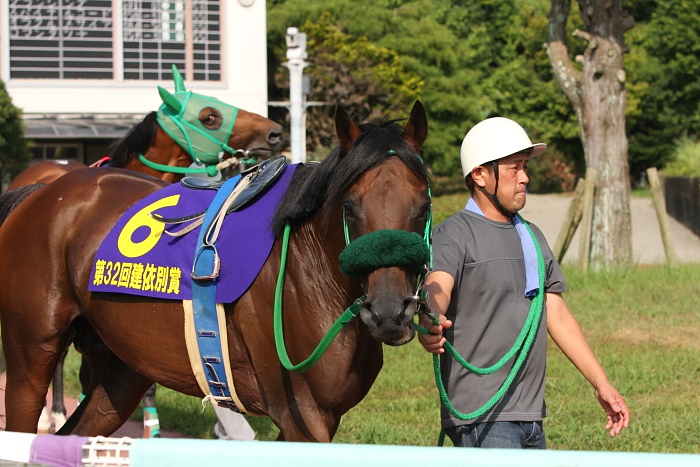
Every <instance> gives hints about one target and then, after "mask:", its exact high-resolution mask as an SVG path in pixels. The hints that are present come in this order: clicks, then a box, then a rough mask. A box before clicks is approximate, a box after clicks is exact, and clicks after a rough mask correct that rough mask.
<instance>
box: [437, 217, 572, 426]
mask: <svg viewBox="0 0 700 467" xmlns="http://www.w3.org/2000/svg"><path fill="white" fill-rule="evenodd" d="M529 225H530V227H531V229H532V231H533V233H534V234H535V237H536V238H537V241H538V243H539V245H540V249H541V251H542V256H543V258H544V262H545V271H546V272H545V274H546V278H545V291H546V292H555V293H560V292H565V291H566V283H565V280H564V276H563V274H562V272H561V269H560V268H559V264H558V263H557V261H556V259H555V258H554V255H553V254H552V251H551V250H550V248H549V245H548V244H547V241H546V239H545V237H544V235H543V234H542V232H541V231H540V229H539V228H537V227H536V226H535V225H533V224H529ZM432 270H433V271H443V272H446V273H448V274H450V275H451V276H452V277H453V278H454V281H455V284H454V288H453V290H452V296H451V300H450V305H449V308H448V310H447V318H448V319H450V320H451V321H452V323H453V326H452V327H451V328H449V329H446V330H445V337H446V338H447V339H448V341H449V342H450V343H451V344H452V345H453V346H454V348H455V350H456V351H457V352H458V353H459V355H461V356H462V357H463V358H464V359H465V360H467V362H469V363H470V364H472V365H474V366H477V367H481V368H485V367H489V366H492V365H494V364H495V363H496V362H498V361H499V360H501V358H502V357H503V356H504V355H506V353H507V352H508V351H509V350H510V349H511V348H512V347H513V344H514V343H515V341H516V339H517V337H518V335H519V333H520V332H521V330H522V329H523V325H524V324H525V320H526V319H527V317H528V314H529V312H530V305H531V302H532V299H531V298H528V297H526V296H525V264H524V255H523V251H522V246H521V243H520V237H519V235H518V232H517V230H516V229H515V227H514V226H513V224H511V223H510V222H496V221H493V220H490V219H488V218H486V217H484V216H481V215H479V214H476V213H473V212H471V211H467V210H462V211H460V212H458V213H456V214H454V215H452V216H451V217H450V218H448V219H447V220H445V221H444V222H442V223H441V224H440V225H438V227H437V228H436V229H435V232H434V233H433V268H432ZM543 308H544V309H543V310H542V316H541V320H540V323H539V327H538V331H537V336H536V338H535V340H534V342H533V344H532V347H531V349H530V352H529V354H528V357H527V359H526V360H525V362H524V363H523V365H522V367H521V368H520V371H519V372H518V374H517V375H516V377H515V379H514V381H513V383H512V384H511V385H510V388H509V390H508V391H507V392H506V394H505V395H504V397H503V398H502V399H501V400H500V401H499V402H498V403H497V404H496V405H495V406H494V407H493V408H492V409H491V410H490V411H489V412H487V413H486V414H484V415H483V416H481V417H479V418H477V419H471V420H461V419H459V418H457V417H455V416H454V415H452V414H451V413H450V412H449V411H448V410H447V409H446V408H445V407H444V404H443V407H442V425H443V427H444V428H448V427H451V426H456V425H462V424H468V423H475V422H482V421H521V422H529V421H539V420H541V419H542V418H543V417H545V416H546V407H545V404H544V388H545V370H546V354H547V324H546V323H547V310H546V307H543ZM514 361H515V357H514V358H511V359H510V360H509V361H507V362H506V364H505V365H504V366H503V367H502V368H501V369H500V370H498V371H496V372H495V373H492V374H490V375H478V374H475V373H473V372H471V371H469V370H467V369H465V368H463V367H462V365H460V364H459V363H458V362H457V361H456V360H454V359H453V358H452V356H451V355H450V354H449V353H448V352H445V353H444V354H442V355H441V371H442V378H443V381H444V382H445V388H446V390H447V395H448V397H449V399H450V401H451V403H452V405H453V406H454V408H455V409H456V410H457V411H459V412H460V413H462V414H468V413H472V412H474V411H476V410H477V409H479V408H481V407H482V406H484V404H485V403H486V402H487V401H488V400H489V399H490V398H491V397H492V396H493V395H494V394H496V392H497V391H498V390H499V389H500V387H501V386H502V384H503V383H504V381H505V379H506V377H507V375H508V372H509V371H510V369H511V368H512V367H513V363H514Z"/></svg>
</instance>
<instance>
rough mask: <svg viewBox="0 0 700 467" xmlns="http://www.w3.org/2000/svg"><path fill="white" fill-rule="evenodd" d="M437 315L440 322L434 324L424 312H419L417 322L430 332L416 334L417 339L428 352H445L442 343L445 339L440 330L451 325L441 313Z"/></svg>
mask: <svg viewBox="0 0 700 467" xmlns="http://www.w3.org/2000/svg"><path fill="white" fill-rule="evenodd" d="M431 314H432V313H431ZM433 316H435V315H433ZM437 317H438V321H439V323H440V324H438V325H435V324H434V323H433V321H432V320H431V319H430V318H429V317H428V315H427V314H426V313H423V314H421V316H420V322H419V324H420V325H421V326H423V327H425V328H426V329H428V332H429V333H430V334H418V340H419V341H420V343H421V344H422V345H423V347H424V348H425V350H427V351H428V352H430V353H435V354H440V353H444V352H445V349H444V348H443V345H444V344H445V341H446V339H445V338H444V337H442V331H443V329H446V328H450V327H452V321H450V320H449V319H447V318H446V317H445V315H443V314H438V315H437Z"/></svg>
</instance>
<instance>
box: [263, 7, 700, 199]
mask: <svg viewBox="0 0 700 467" xmlns="http://www.w3.org/2000/svg"><path fill="white" fill-rule="evenodd" d="M267 5H268V28H269V35H268V41H269V44H270V47H271V51H272V53H271V54H270V63H271V64H272V66H273V67H279V64H280V63H281V62H282V61H283V60H284V54H285V45H284V37H283V36H284V31H285V29H286V27H287V26H299V27H301V29H302V31H304V28H306V27H309V30H311V29H314V30H316V29H322V30H323V31H325V32H323V33H322V34H320V33H318V32H314V35H316V34H318V37H319V38H324V39H323V40H322V41H321V42H318V44H321V43H323V44H324V45H323V51H324V52H323V57H317V55H316V52H315V51H310V54H309V61H311V62H314V67H313V68H309V70H308V72H309V74H310V75H311V77H312V82H314V83H316V82H317V81H319V82H323V83H324V85H323V87H321V88H319V89H318V90H317V92H316V93H315V94H314V96H313V97H310V98H313V99H315V100H322V101H327V102H330V103H331V105H329V106H327V107H324V108H311V109H310V110H309V119H308V127H309V131H310V133H313V132H314V131H316V130H315V128H316V127H324V128H325V129H324V135H325V136H324V137H323V138H314V137H311V138H310V139H309V141H308V147H309V149H310V150H311V151H312V152H313V153H314V154H316V156H315V157H317V158H320V157H323V156H324V155H325V154H327V153H328V149H329V148H328V147H329V146H330V145H331V144H332V114H333V108H334V105H335V104H338V103H340V104H343V105H349V106H351V110H354V111H355V112H356V113H357V116H358V118H375V117H377V116H378V115H379V114H387V113H388V115H387V116H388V117H389V118H396V117H397V116H398V117H401V116H403V115H404V114H405V112H406V108H409V107H410V104H411V102H407V101H409V100H410V99H411V98H416V97H419V98H420V99H421V100H422V101H423V103H424V104H425V107H426V111H427V113H428V119H429V122H430V136H429V137H428V140H427V142H426V145H425V147H424V150H423V156H424V159H425V160H426V162H427V163H428V164H429V165H430V167H431V170H432V171H433V173H435V174H438V175H454V174H458V173H459V171H460V166H459V147H460V145H461V142H462V139H463V138H464V135H465V134H466V132H467V131H468V130H469V129H470V128H471V127H472V126H473V125H474V124H476V123H478V122H479V121H481V120H482V119H484V118H486V117H488V116H493V115H502V116H506V117H509V118H513V119H515V120H516V121H518V122H520V123H521V124H522V125H523V126H524V127H525V128H526V129H527V130H528V132H529V133H530V136H531V137H532V138H533V139H537V140H538V141H543V142H546V143H547V144H548V145H549V146H550V147H556V149H557V152H555V153H554V154H553V155H554V156H556V159H557V161H559V162H560V163H561V164H564V165H565V166H566V167H569V168H572V169H573V170H574V172H575V175H576V176H582V175H583V173H584V171H585V164H584V158H583V150H582V146H581V142H580V139H579V128H578V122H577V120H576V118H575V115H574V113H573V110H572V108H571V106H570V104H569V102H568V100H567V99H566V97H565V96H564V94H563V93H562V92H561V90H560V89H559V87H558V85H557V83H556V82H555V80H554V77H553V75H552V66H551V64H550V63H549V58H548V57H547V54H546V50H545V48H544V47H543V44H544V43H545V42H546V40H547V28H548V21H547V15H548V14H549V10H550V7H551V6H550V2H549V1H548V0H483V1H480V2H462V1H457V0H378V1H376V2H357V1H354V0H275V1H272V2H268V3H267ZM624 7H625V9H626V10H628V11H629V12H630V13H631V14H632V15H633V17H634V18H635V19H636V21H637V24H636V26H635V27H634V28H632V29H631V30H630V31H628V32H627V33H626V35H625V41H626V44H627V45H628V47H629V53H628V54H627V55H626V70H627V80H626V89H627V103H628V106H627V123H626V126H627V134H628V139H629V152H630V172H631V176H632V179H633V180H637V179H639V175H640V174H643V173H644V171H645V170H646V168H648V167H652V166H653V167H663V165H664V164H665V163H666V162H668V161H669V160H670V157H671V154H672V153H673V150H674V148H675V145H676V142H677V141H678V140H679V138H681V137H683V136H689V137H695V136H696V135H697V134H698V133H699V132H700V81H698V80H697V76H698V74H699V72H700V49H699V48H698V46H697V44H698V43H700V41H699V39H700V37H698V36H700V10H698V9H697V5H696V2H695V1H694V0H679V1H674V2H660V1H656V0H654V1H646V0H629V1H625V2H624ZM307 25H308V26H307ZM576 28H579V29H580V28H582V22H581V19H580V17H579V14H578V2H572V3H571V14H570V15H569V20H568V22H567V30H568V31H569V32H572V31H573V30H574V29H576ZM305 32H307V33H308V31H305ZM569 37H570V36H569ZM314 44H315V45H314V46H316V44H317V43H316V42H314ZM369 45H373V46H375V47H377V48H378V49H376V50H381V51H382V52H381V53H378V52H377V51H376V50H375V51H373V50H372V49H369ZM585 45H586V43H585V41H582V40H579V39H576V38H571V40H569V41H568V47H569V50H570V52H571V58H572V59H573V58H574V57H575V56H576V55H578V54H580V53H582V51H583V50H584V47H585ZM389 51H391V52H393V53H394V54H395V55H382V54H389ZM365 53H366V54H367V60H364V59H362V58H361V59H359V60H356V61H355V62H354V63H353V62H352V61H351V60H349V59H347V57H350V56H353V57H362V56H364V54H365ZM380 56H383V57H384V58H383V59H381V60H380V58H379V57H380ZM384 60H386V64H385V66H384V67H382V66H380V65H379V64H380V62H381V61H384ZM365 68H368V69H365ZM280 70H281V71H280V72H278V73H277V87H273V88H271V91H270V95H271V97H273V98H274V99H276V100H282V99H284V98H285V97H286V94H285V91H286V88H285V85H284V83H285V82H286V80H287V74H286V71H285V70H284V69H280ZM392 78H395V79H393V81H392ZM356 83H359V84H356ZM417 83H419V84H417ZM363 100H366V101H367V102H371V104H370V105H368V106H365V107H363V108H362V107H360V106H359V104H358V103H359V102H361V101H363ZM373 100H374V101H373ZM355 108H358V109H359V110H355ZM375 110H376V111H375ZM533 182H536V183H533V187H534V186H535V185H538V186H542V187H556V186H559V185H560V183H559V182H560V181H557V180H555V181H548V180H542V181H541V183H540V182H539V181H536V180H533ZM543 189H550V188H543Z"/></svg>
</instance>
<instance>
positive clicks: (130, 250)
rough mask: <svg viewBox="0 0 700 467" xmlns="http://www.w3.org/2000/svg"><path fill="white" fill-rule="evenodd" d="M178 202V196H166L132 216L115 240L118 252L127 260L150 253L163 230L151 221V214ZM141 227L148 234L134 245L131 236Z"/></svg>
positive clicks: (163, 228) (160, 223) (157, 223)
mask: <svg viewBox="0 0 700 467" xmlns="http://www.w3.org/2000/svg"><path fill="white" fill-rule="evenodd" d="M179 200H180V195H172V196H168V197H166V198H163V199H159V200H158V201H155V202H153V203H151V204H149V205H148V206H146V207H145V208H143V209H141V210H140V211H139V212H137V213H136V214H134V215H133V217H132V218H131V219H129V221H128V222H127V223H126V225H125V226H124V228H123V229H122V231H121V233H120V234H119V239H118V240H117V247H118V248H119V252H120V253H121V254H122V255H124V256H126V257H127V258H138V257H139V256H143V255H145V254H146V253H148V252H149V251H151V250H152V249H153V247H155V246H156V244H157V243H158V240H160V237H161V235H162V234H163V230H165V224H163V223H162V222H159V221H157V220H155V219H153V218H152V217H151V213H152V212H154V211H156V210H158V209H160V208H163V207H167V206H175V205H177V203H178V201H179ZM141 227H145V228H148V229H149V233H148V236H147V237H146V238H144V239H143V240H141V241H140V242H138V243H136V242H134V241H133V240H132V236H133V234H134V232H136V230H137V229H139V228H141Z"/></svg>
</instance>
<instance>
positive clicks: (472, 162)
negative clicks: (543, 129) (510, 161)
mask: <svg viewBox="0 0 700 467" xmlns="http://www.w3.org/2000/svg"><path fill="white" fill-rule="evenodd" d="M545 149H547V145H546V144H544V143H535V144H532V141H530V138H529V137H528V136H527V133H525V130H523V127H521V126H520V125H519V124H518V123H516V122H514V121H513V120H511V119H509V118H504V117H493V118H487V119H486V120H484V121H482V122H480V123H477V124H476V125H474V127H473V128H472V129H471V130H469V132H468V133H467V136H465V137H464V141H462V149H461V150H460V159H461V160H462V172H464V177H465V178H466V177H467V175H469V174H470V173H471V172H472V170H473V169H474V167H478V166H480V165H483V164H485V163H486V162H490V161H495V160H498V159H501V158H503V157H506V156H510V155H511V154H515V153H518V152H522V151H528V150H530V159H532V158H533V157H537V156H539V155H540V154H542V152H543V151H544V150H545Z"/></svg>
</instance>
